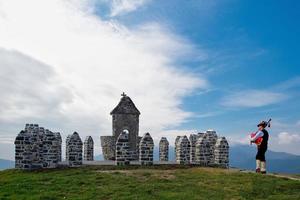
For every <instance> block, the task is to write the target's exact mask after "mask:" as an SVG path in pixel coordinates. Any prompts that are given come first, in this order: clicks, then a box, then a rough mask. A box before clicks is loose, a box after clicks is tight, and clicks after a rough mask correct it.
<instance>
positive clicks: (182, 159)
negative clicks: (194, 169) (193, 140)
mask: <svg viewBox="0 0 300 200" xmlns="http://www.w3.org/2000/svg"><path fill="white" fill-rule="evenodd" d="M190 148H191V144H190V141H189V139H188V138H187V136H186V135H185V136H183V137H180V139H179V140H178V142H177V147H176V162H177V163H178V164H189V163H190Z"/></svg>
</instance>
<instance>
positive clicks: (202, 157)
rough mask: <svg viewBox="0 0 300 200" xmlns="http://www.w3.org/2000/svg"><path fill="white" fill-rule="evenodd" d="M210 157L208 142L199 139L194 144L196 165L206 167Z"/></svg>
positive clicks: (202, 138)
mask: <svg viewBox="0 0 300 200" xmlns="http://www.w3.org/2000/svg"><path fill="white" fill-rule="evenodd" d="M210 157H211V152H210V144H209V140H208V139H207V138H206V137H199V138H198V140H197V142H196V151H195V161H196V164H197V165H200V166H207V165H208V164H209V161H210Z"/></svg>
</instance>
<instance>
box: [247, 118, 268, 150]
mask: <svg viewBox="0 0 300 200" xmlns="http://www.w3.org/2000/svg"><path fill="white" fill-rule="evenodd" d="M271 120H272V119H269V120H268V121H267V123H266V127H269V128H270V127H271ZM258 131H259V130H257V131H256V132H254V133H251V134H250V138H251V139H252V138H254V137H255V135H256V133H257V132H258ZM262 141H263V138H262V137H259V138H257V139H256V140H255V141H254V142H252V141H251V142H250V144H252V143H255V144H256V145H258V146H259V145H260V144H261V143H262Z"/></svg>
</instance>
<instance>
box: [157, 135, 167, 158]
mask: <svg viewBox="0 0 300 200" xmlns="http://www.w3.org/2000/svg"><path fill="white" fill-rule="evenodd" d="M159 161H169V141H168V140H167V138H166V137H162V138H161V139H160V141H159Z"/></svg>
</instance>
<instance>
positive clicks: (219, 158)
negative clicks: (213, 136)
mask: <svg viewBox="0 0 300 200" xmlns="http://www.w3.org/2000/svg"><path fill="white" fill-rule="evenodd" d="M214 155H215V156H214V159H215V160H214V161H215V164H216V165H218V166H219V167H223V168H228V167H229V145H228V142H227V140H226V138H225V137H220V138H218V139H217V142H216V145H215V151H214Z"/></svg>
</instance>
